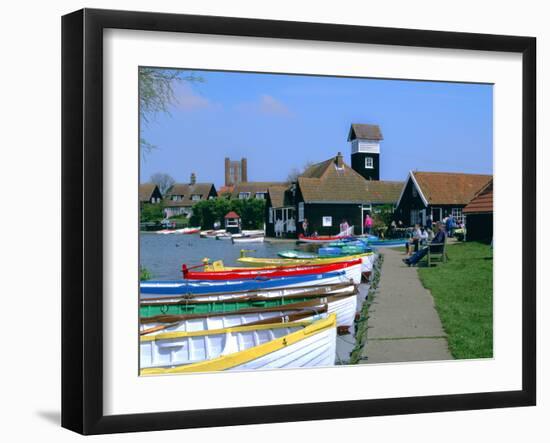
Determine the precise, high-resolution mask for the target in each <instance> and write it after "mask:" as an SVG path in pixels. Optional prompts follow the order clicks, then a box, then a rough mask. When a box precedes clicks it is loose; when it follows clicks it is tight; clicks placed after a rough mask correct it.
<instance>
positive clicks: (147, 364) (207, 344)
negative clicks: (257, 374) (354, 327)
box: [140, 315, 336, 375]
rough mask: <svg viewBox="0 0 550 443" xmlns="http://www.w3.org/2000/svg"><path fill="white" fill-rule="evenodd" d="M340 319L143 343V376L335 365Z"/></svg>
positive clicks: (184, 335)
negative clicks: (337, 331) (337, 321)
mask: <svg viewBox="0 0 550 443" xmlns="http://www.w3.org/2000/svg"><path fill="white" fill-rule="evenodd" d="M335 359H336V316H335V315H329V316H328V317H326V318H321V319H319V320H315V321H313V322H303V321H302V322H293V323H286V324H285V323H283V324H271V325H260V326H240V327H236V328H226V329H218V330H212V331H201V332H173V333H167V334H159V335H152V336H142V337H141V339H140V367H141V375H155V374H178V373H185V372H209V371H224V370H228V371H234V370H249V369H278V368H301V367H316V366H328V365H333V364H334V362H335Z"/></svg>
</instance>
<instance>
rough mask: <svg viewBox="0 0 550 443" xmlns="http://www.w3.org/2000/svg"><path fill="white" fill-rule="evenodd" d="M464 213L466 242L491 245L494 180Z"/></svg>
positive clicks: (469, 204) (471, 202) (477, 194)
mask: <svg viewBox="0 0 550 443" xmlns="http://www.w3.org/2000/svg"><path fill="white" fill-rule="evenodd" d="M462 212H463V214H464V218H465V224H466V240H467V241H479V242H483V243H490V242H491V240H492V239H493V180H490V181H489V183H487V184H486V185H485V186H484V187H483V188H481V189H480V190H479V191H478V192H477V193H476V195H475V196H474V198H473V199H472V200H471V201H470V203H468V204H467V205H466V206H465V208H464V210H463V211H462Z"/></svg>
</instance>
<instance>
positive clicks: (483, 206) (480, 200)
mask: <svg viewBox="0 0 550 443" xmlns="http://www.w3.org/2000/svg"><path fill="white" fill-rule="evenodd" d="M463 212H464V214H475V213H487V212H493V180H491V181H489V183H487V184H486V185H485V186H484V187H483V188H481V189H480V190H479V191H478V192H477V193H476V195H475V197H474V198H473V199H472V201H470V203H468V204H467V205H466V207H465V208H464V210H463Z"/></svg>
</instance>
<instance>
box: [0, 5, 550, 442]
mask: <svg viewBox="0 0 550 443" xmlns="http://www.w3.org/2000/svg"><path fill="white" fill-rule="evenodd" d="M302 3H303V4H302ZM302 3H300V2H296V1H295V0H292V1H290V0H289V1H283V0H278V1H273V0H272V1H270V2H269V3H267V4H264V2H246V1H244V0H242V1H241V0H232V1H230V2H228V1H224V0H219V1H201V2H199V1H194V2H186V3H183V2H170V1H167V0H157V1H156V2H150V1H143V0H131V1H130V0H111V1H98V0H88V1H86V2H82V1H68V0H65V1H60V0H58V1H55V0H54V1H52V2H37V1H27V2H4V4H3V8H2V17H3V20H2V26H1V27H0V32H1V34H2V38H1V39H0V42H1V48H2V52H1V54H2V56H3V60H2V62H3V63H2V68H1V69H0V85H1V87H2V89H1V94H0V97H1V99H0V103H1V105H2V106H1V107H0V109H1V110H0V113H1V117H2V118H1V120H0V121H1V122H2V136H1V138H0V141H1V146H2V148H1V151H0V152H1V154H2V160H1V161H0V184H1V185H2V189H14V190H16V193H17V195H18V196H21V197H22V198H29V197H31V198H32V200H33V206H34V208H35V209H36V214H34V215H32V216H20V215H19V208H18V206H17V202H20V201H21V200H20V199H15V200H14V199H11V200H9V201H5V202H4V206H3V207H2V209H3V210H2V212H1V214H0V232H1V233H2V241H1V243H0V254H1V257H2V267H1V268H0V269H1V270H2V271H3V272H2V276H3V283H4V286H3V288H2V291H1V294H2V305H1V306H2V308H3V309H2V314H3V321H2V330H3V342H2V359H1V361H2V367H1V368H2V369H1V371H0V372H1V373H0V395H1V398H2V401H1V405H2V406H1V407H2V411H1V416H2V418H3V420H2V422H3V425H2V431H1V434H2V436H3V437H4V438H5V440H6V441H32V440H36V439H41V441H71V440H73V439H74V440H76V439H80V438H81V437H78V436H77V435H76V434H73V433H70V432H69V431H65V430H62V429H61V428H59V427H58V424H57V422H58V415H59V409H60V402H59V398H60V362H59V358H60V325H59V318H60V202H59V200H58V199H57V198H56V197H57V196H59V195H60V112H61V111H60V52H61V51H60V16H61V15H62V14H64V13H67V12H70V11H72V10H75V9H78V8H81V7H83V6H87V7H99V8H114V9H139V10H157V11H166V12H180V13H195V14H211V15H229V16H231V15H233V16H243V17H244V16H246V17H258V18H277V19H286V20H300V21H319V22H333V23H350V24H357V25H375V26H390V27H411V28H419V29H436V30H452V31H470V32H482V33H497V34H516V35H532V36H536V37H538V39H539V41H538V44H539V46H538V54H539V60H538V79H539V81H538V86H539V96H538V97H539V98H538V109H539V114H538V123H539V133H538V134H539V136H538V143H539V147H541V146H542V143H543V139H542V137H543V134H544V132H545V131H547V130H546V128H545V127H543V122H548V121H549V120H550V111H548V106H549V105H550V97H549V93H548V89H543V85H542V82H541V80H542V78H543V77H546V78H548V77H549V76H550V67H549V63H550V60H549V55H550V54H549V48H550V28H549V27H548V16H549V15H548V11H546V10H545V8H544V6H543V5H544V3H545V2H540V1H538V2H537V1H533V0H525V1H522V2H517V1H514V2H511V1H498V2H497V1H486V2H480V1H477V0H476V1H471V0H463V1H461V2H454V3H448V2H441V1H431V0H430V1H421V2H411V1H407V0H398V1H391V2H390V1H387V2H372V4H370V3H369V2H353V1H347V0H341V1H339V2H330V3H329V2H327V4H321V2H319V1H316V2H311V3H310V4H307V3H306V2H302ZM447 5H450V6H447ZM544 105H546V106H544ZM543 108H544V109H543ZM546 124H547V123H546ZM539 152H540V150H539ZM547 159H548V156H546V159H545V162H546V165H545V169H546V171H547V172H550V167H549V166H550V165H548V161H547ZM541 168H542V160H541V159H540V158H539V171H541ZM541 176H542V174H541V173H539V177H541ZM544 186H545V188H546V191H547V195H548V191H550V189H548V180H545V183H544ZM541 194H542V193H541ZM42 197H43V198H42ZM539 201H540V199H539ZM543 212H544V214H543V215H542V217H543V219H544V220H548V219H550V211H549V209H548V205H546V208H545V209H544V211H543ZM540 218H541V215H540V214H539V220H540ZM14 231H17V232H14ZM548 243H549V242H548V235H547V236H546V239H544V241H540V240H539V257H541V254H540V251H541V250H545V251H549V250H550V245H549V244H548ZM541 258H542V257H541ZM548 265H549V261H548V259H545V262H544V266H543V267H544V268H548ZM540 269H541V266H540V265H539V270H540ZM6 282H7V287H6ZM539 283H544V289H545V290H539V294H543V293H546V294H545V295H546V298H543V297H542V296H541V297H540V302H539V313H542V312H546V313H548V312H549V307H550V303H549V302H548V298H547V297H548V293H549V292H550V291H549V289H550V288H549V285H548V278H547V277H546V279H545V281H544V282H542V281H541V282H539ZM24 296H25V297H28V298H27V299H26V300H23V299H22V297H24ZM545 317H546V315H545V316H544V323H543V322H542V321H539V332H540V338H539V374H541V375H543V376H544V378H543V379H542V380H540V378H541V377H539V406H538V407H536V408H518V409H506V410H495V411H474V412H460V413H441V414H425V415H416V416H400V417H378V418H365V419H353V420H338V421H324V422H316V423H313V422H309V423H294V424H278V425H262V426H248V427H234V428H230V429H208V430H191V431H170V432H164V433H162V434H158V433H145V434H139V435H120V436H116V437H100V438H98V439H97V440H94V441H107V440H108V439H113V438H117V439H120V440H126V441H132V442H145V441H157V440H158V439H159V438H161V439H162V438H163V439H178V440H181V439H188V440H187V441H194V440H193V439H200V441H201V442H209V441H216V440H218V439H221V438H223V440H224V441H244V442H256V441H260V440H261V441H264V442H275V441H277V442H279V441H281V439H284V440H286V441H296V440H298V438H306V439H308V440H309V441H310V439H312V438H315V439H318V441H322V442H329V441H335V440H337V439H338V440H339V439H345V440H349V441H351V440H354V439H356V438H357V439H359V440H365V441H399V440H401V441H405V440H406V441H411V442H414V441H421V442H439V441H448V442H461V443H462V442H464V441H489V440H491V441H530V440H532V441H543V440H544V437H543V436H542V435H544V434H546V437H548V434H549V432H548V424H547V420H548V415H549V413H550V406H549V402H550V390H549V388H548V381H547V379H548V377H546V376H545V375H547V374H548V371H549V370H550V365H549V362H548V356H549V352H548V339H549V331H550V326H549V324H550V322H548V321H547V319H546V318H545ZM539 319H541V320H542V319H543V317H542V315H540V314H539ZM6 320H7V321H6ZM541 323H542V324H541ZM541 343H542V344H541ZM543 345H546V350H544V349H543ZM543 351H545V352H544V353H543ZM31 358H32V359H31ZM544 371H545V372H546V374H543V372H544ZM372 382H373V380H365V383H372ZM449 382H450V383H452V380H449ZM411 383H414V380H411ZM117 441H118V440H117Z"/></svg>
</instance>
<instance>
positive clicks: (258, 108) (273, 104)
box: [236, 94, 292, 117]
mask: <svg viewBox="0 0 550 443" xmlns="http://www.w3.org/2000/svg"><path fill="white" fill-rule="evenodd" d="M236 109H237V110H241V111H247V112H257V113H260V114H265V115H277V116H283V117H289V116H291V115H292V112H291V111H290V109H289V108H288V107H287V106H286V105H285V104H284V103H283V102H281V101H280V100H277V99H276V98H275V97H273V96H271V95H268V94H262V95H260V97H258V99H257V100H255V101H253V102H246V103H240V104H238V105H237V106H236Z"/></svg>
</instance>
